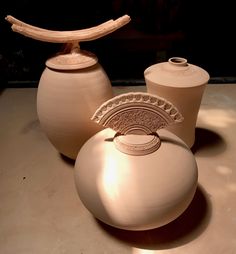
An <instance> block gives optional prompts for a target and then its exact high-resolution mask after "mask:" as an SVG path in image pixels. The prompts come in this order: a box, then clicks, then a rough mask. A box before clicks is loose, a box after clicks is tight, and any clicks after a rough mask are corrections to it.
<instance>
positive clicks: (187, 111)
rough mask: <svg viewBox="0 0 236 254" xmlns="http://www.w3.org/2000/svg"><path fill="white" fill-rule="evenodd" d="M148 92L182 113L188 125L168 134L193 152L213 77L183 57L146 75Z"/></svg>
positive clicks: (175, 126) (147, 72)
mask: <svg viewBox="0 0 236 254" xmlns="http://www.w3.org/2000/svg"><path fill="white" fill-rule="evenodd" d="M144 77H145V81H146V85H147V92H148V93H151V94H155V95H157V96H161V97H164V98H166V99H167V100H169V101H171V102H172V103H173V104H174V105H175V106H176V107H177V108H178V109H179V111H180V112H181V113H182V115H183V117H184V121H183V122H182V123H180V124H178V125H173V126H168V127H167V130H169V131H171V132H173V133H174V134H176V135H177V136H178V137H180V138H181V139H182V140H183V141H184V142H185V143H186V144H187V145H188V146H189V147H190V148H191V147H192V146H193V144H194V141H195V128H196V121H197V116H198V111H199V107H200V104H201V99H202V95H203V93H204V90H205V87H206V84H207V82H208V80H209V74H208V73H207V72H206V71H205V70H203V69H202V68H200V67H198V66H196V65H193V64H189V63H188V62H187V60H186V59H184V58H181V57H173V58H170V59H169V61H168V62H163V63H158V64H154V65H152V66H150V67H148V68H147V69H146V70H145V71H144Z"/></svg>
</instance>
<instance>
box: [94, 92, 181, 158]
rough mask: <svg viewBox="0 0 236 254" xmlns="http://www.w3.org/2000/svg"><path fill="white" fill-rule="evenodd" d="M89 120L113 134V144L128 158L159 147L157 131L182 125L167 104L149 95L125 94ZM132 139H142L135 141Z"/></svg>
mask: <svg viewBox="0 0 236 254" xmlns="http://www.w3.org/2000/svg"><path fill="white" fill-rule="evenodd" d="M92 120H93V121H95V122H96V123H98V124H100V125H103V126H104V127H109V128H111V129H113V130H114V131H116V132H117V133H116V135H115V137H114V143H115V145H116V147H117V148H118V149H119V150H120V151H122V152H124V153H127V154H132V155H144V154H148V153H151V152H154V151H156V150H157V149H158V148H159V147H160V144H161V141H160V138H159V136H158V134H157V130H158V129H161V128H165V127H166V126H168V125H170V124H174V123H178V122H182V121H183V116H182V115H181V114H180V113H179V111H178V109H177V108H176V107H175V106H174V105H173V104H172V103H170V102H169V101H167V100H165V99H163V98H161V97H158V96H155V95H151V94H148V93H141V92H138V93H126V94H123V95H118V96H116V97H114V98H112V99H110V100H108V101H107V102H105V103H103V104H102V105H101V106H100V107H99V108H98V109H97V111H96V112H95V113H94V115H93V117H92ZM135 135H142V137H139V139H137V136H136V137H135Z"/></svg>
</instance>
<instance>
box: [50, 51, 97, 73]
mask: <svg viewBox="0 0 236 254" xmlns="http://www.w3.org/2000/svg"><path fill="white" fill-rule="evenodd" d="M97 62H98V59H97V57H96V55H94V54H92V53H91V52H88V51H85V50H78V51H77V52H70V53H65V54H64V53H61V54H57V55H56V56H54V57H51V58H49V59H48V60H47V61H46V66H47V67H49V68H51V69H55V70H78V69H83V68H87V67H90V66H93V65H95V64H96V63H97Z"/></svg>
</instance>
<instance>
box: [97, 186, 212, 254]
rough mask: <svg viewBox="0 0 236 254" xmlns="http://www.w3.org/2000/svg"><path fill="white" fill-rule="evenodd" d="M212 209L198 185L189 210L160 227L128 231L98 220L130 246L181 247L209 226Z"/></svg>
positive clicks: (147, 247)
mask: <svg viewBox="0 0 236 254" xmlns="http://www.w3.org/2000/svg"><path fill="white" fill-rule="evenodd" d="M211 210H212V208H211V203H210V200H209V199H208V197H207V194H206V192H205V191H204V189H203V188H202V187H201V186H200V185H198V188H197V190H196V193H195V196H194V199H193V201H192V202H191V204H190V205H189V207H188V208H187V210H186V211H185V212H184V213H183V214H182V215H181V216H180V217H178V218H177V219H176V220H174V221H173V222H171V223H169V224H167V225H165V226H162V227H160V228H156V229H152V230H145V231H129V230H122V229H117V228H114V227H111V226H109V225H106V224H104V223H103V222H100V221H99V220H96V221H97V223H98V225H99V226H100V227H101V228H102V229H103V230H104V231H105V232H106V233H107V234H109V235H110V236H112V237H114V238H116V239H118V240H120V241H122V242H124V243H126V244H128V245H130V246H131V247H136V248H142V249H149V250H160V249H170V248H174V247H178V246H181V245H184V244H186V243H188V242H190V241H192V240H194V239H195V238H197V237H198V236H199V235H200V234H201V233H203V232H204V230H205V229H206V228H207V226H208V224H209V222H210V219H211Z"/></svg>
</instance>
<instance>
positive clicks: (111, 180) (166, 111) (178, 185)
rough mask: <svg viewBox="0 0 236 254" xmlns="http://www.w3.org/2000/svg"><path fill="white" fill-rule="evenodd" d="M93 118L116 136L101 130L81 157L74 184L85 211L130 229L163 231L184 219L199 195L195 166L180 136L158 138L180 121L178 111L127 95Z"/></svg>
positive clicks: (141, 95) (159, 100) (140, 95)
mask: <svg viewBox="0 0 236 254" xmlns="http://www.w3.org/2000/svg"><path fill="white" fill-rule="evenodd" d="M144 111H146V118H145V119H143V114H142V112H144ZM118 112H119V113H120V114H118ZM137 112H141V114H138V113H137ZM150 112H151V113H152V114H149V113H150ZM153 114H154V115H155V116H158V118H155V117H153ZM139 117H140V119H141V120H140V119H138V118H139ZM116 118H117V119H116ZM93 119H94V120H95V121H96V122H98V123H99V124H103V125H104V126H105V127H111V128H113V129H114V130H116V131H118V132H117V133H116V131H114V130H112V129H110V128H107V129H105V130H103V131H100V132H99V133H97V134H96V135H94V136H93V137H92V138H90V139H89V140H88V141H87V142H86V143H85V144H84V145H83V147H82V148H81V150H80V152H79V154H78V157H77V159H76V164H75V182H76V186H77V190H78V193H79V196H80V198H81V200H82V202H83V203H84V205H85V206H86V207H87V209H88V210H89V211H90V212H91V213H92V214H93V215H94V216H95V217H96V218H98V219H100V220H101V221H103V222H105V223H107V224H110V225H112V226H115V227H118V228H122V229H129V230H146V229H151V228H156V227H160V226H163V225H165V224H167V223H169V222H171V221H172V220H174V219H175V218H177V217H178V216H179V215H180V214H182V213H183V211H184V210H185V209H186V208H187V207H188V205H189V203H190V202H191V200H192V198H193V196H194V193H195V190H196V186H197V175H198V173H197V164H196V161H195V159H194V156H193V155H192V153H191V151H190V150H189V148H188V147H187V145H186V144H185V143H184V142H183V141H181V140H180V139H179V138H178V137H177V136H175V135H174V134H172V133H170V132H168V131H166V130H159V131H158V134H157V133H156V130H157V129H160V128H163V127H164V126H167V125H168V124H169V123H174V122H180V121H181V120H182V116H181V114H180V113H179V112H178V110H177V108H175V107H174V105H172V104H171V103H170V102H167V101H166V100H164V99H162V98H159V97H156V96H154V95H149V94H147V93H128V94H123V95H120V96H117V97H115V98H113V99H111V100H109V101H108V102H106V103H104V104H103V105H102V106H100V108H99V109H98V110H97V111H96V112H95V114H94V116H93ZM114 119H116V121H115V124H114ZM124 119H127V121H126V120H125V121H124ZM167 119H168V120H167ZM158 121H160V123H161V124H159V123H158ZM119 122H120V125H119ZM143 126H145V127H143ZM125 127H126V128H125ZM147 134H148V135H147ZM157 140H158V141H160V142H159V143H156V141H157Z"/></svg>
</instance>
